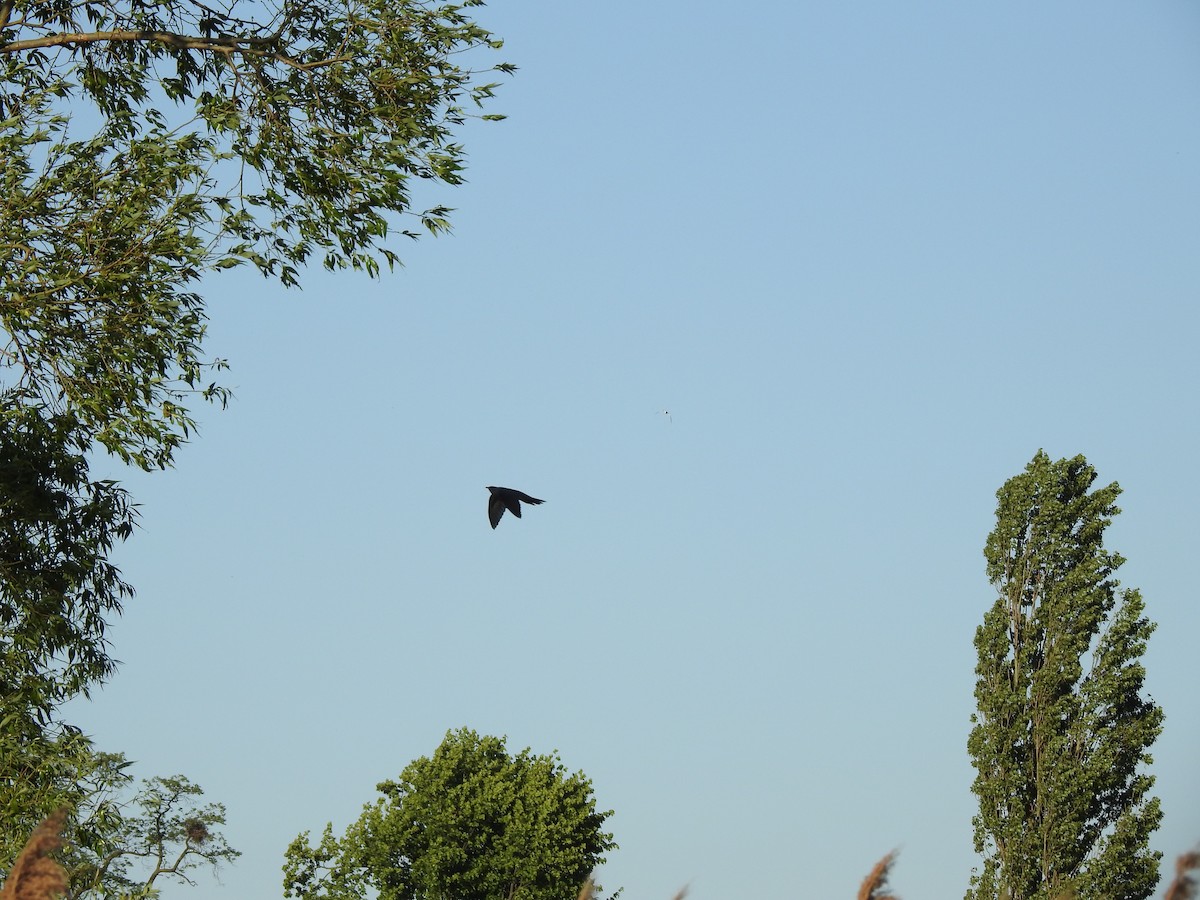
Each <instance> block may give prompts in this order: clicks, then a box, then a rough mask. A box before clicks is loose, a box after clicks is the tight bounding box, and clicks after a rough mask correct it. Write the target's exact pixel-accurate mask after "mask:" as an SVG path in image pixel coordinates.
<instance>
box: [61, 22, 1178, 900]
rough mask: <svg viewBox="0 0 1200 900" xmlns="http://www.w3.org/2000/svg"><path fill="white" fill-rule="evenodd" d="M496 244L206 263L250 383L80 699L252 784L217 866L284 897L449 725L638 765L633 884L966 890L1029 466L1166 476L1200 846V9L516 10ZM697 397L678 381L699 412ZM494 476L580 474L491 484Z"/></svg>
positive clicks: (188, 892) (137, 481) (485, 134)
mask: <svg viewBox="0 0 1200 900" xmlns="http://www.w3.org/2000/svg"><path fill="white" fill-rule="evenodd" d="M479 18H480V20H481V21H482V23H483V24H485V25H486V26H488V27H490V28H492V29H493V30H494V31H495V32H496V33H497V34H498V35H499V36H501V37H503V38H504V39H505V41H506V46H505V48H504V50H503V52H502V53H501V54H500V55H499V57H498V58H500V59H504V60H506V61H509V62H512V63H514V64H516V65H517V66H519V67H520V72H519V73H518V74H517V76H516V77H514V78H512V79H510V80H507V81H506V83H505V85H504V87H503V89H502V90H501V92H500V97H499V99H498V101H497V102H496V104H495V106H494V110H495V111H499V112H504V113H507V114H508V115H509V118H508V120H507V121H505V122H503V123H499V124H477V125H472V126H471V127H469V128H467V129H466V131H465V133H464V141H465V142H466V144H467V146H468V149H469V151H470V154H471V166H470V170H469V172H468V178H469V183H468V184H467V185H465V186H464V187H462V188H459V189H456V190H449V189H447V190H446V191H442V192H438V193H437V194H436V195H433V196H431V197H430V202H434V201H441V202H446V203H447V204H448V205H451V206H455V207H457V212H456V213H455V214H454V223H455V233H454V235H453V236H451V237H446V238H440V239H437V240H433V239H428V240H423V241H421V242H418V243H408V242H407V241H406V242H404V243H403V244H402V245H401V246H400V251H401V253H402V254H403V256H404V259H405V261H406V263H407V266H406V268H404V269H403V270H399V271H397V272H396V273H395V274H392V275H388V276H385V277H384V278H382V279H381V280H379V281H374V282H372V281H370V280H368V279H365V278H362V277H358V276H354V275H345V274H339V275H331V274H329V273H325V272H323V271H312V272H309V273H307V275H306V277H305V279H304V287H303V290H302V291H290V292H285V291H284V290H283V289H281V288H278V287H276V286H274V285H272V284H270V283H266V282H263V281H261V280H260V279H258V278H256V277H255V276H253V275H252V274H250V273H244V272H232V273H226V274H223V275H222V276H221V277H220V278H216V279H213V280H212V281H210V282H207V283H206V284H205V286H204V289H205V293H206V295H207V296H208V297H209V298H210V301H211V306H210V313H211V318H212V322H211V340H210V343H209V347H210V350H211V352H212V353H213V354H214V355H218V356H222V357H226V358H228V359H229V360H230V362H231V364H232V372H231V373H229V383H230V384H231V385H232V386H233V387H234V389H235V392H236V395H237V396H236V400H235V402H234V403H233V405H232V406H231V407H230V409H229V410H227V411H225V412H218V411H208V410H205V411H204V412H203V414H202V422H203V428H202V434H201V436H200V437H199V439H197V440H196V441H195V442H194V444H193V445H191V446H189V447H188V448H186V449H185V451H184V452H183V453H182V454H181V455H180V457H179V460H178V466H177V468H176V469H175V470H173V471H171V472H167V473H161V474H155V475H153V476H141V475H136V474H134V475H129V476H128V478H127V482H128V484H129V486H130V487H131V489H132V490H133V491H134V492H135V495H136V496H137V498H138V499H139V500H140V502H141V503H142V513H143V519H142V526H143V527H142V529H141V530H140V531H139V533H138V534H137V535H136V537H135V538H134V539H133V540H132V541H130V542H129V543H128V544H127V545H126V546H125V547H123V548H122V549H121V552H120V559H121V563H122V565H123V568H124V571H125V574H126V575H127V576H128V578H129V579H130V580H131V581H132V582H133V583H134V584H135V585H136V586H137V588H138V591H139V593H138V596H137V598H136V599H135V600H134V601H133V602H131V603H130V604H129V605H128V609H127V613H126V615H125V616H124V618H123V619H122V620H121V622H120V623H119V625H118V626H117V627H116V629H115V630H114V632H113V634H114V641H115V651H116V655H117V656H118V657H120V658H121V659H122V660H123V661H124V665H123V667H122V669H121V671H120V673H119V674H118V675H117V677H116V678H115V679H114V680H113V681H112V682H111V683H110V684H109V685H108V686H106V687H105V688H104V689H103V690H102V691H101V692H99V693H98V694H97V695H96V697H95V698H94V700H93V701H92V702H91V703H87V704H78V705H77V706H76V707H74V708H73V710H72V714H73V715H74V718H75V720H76V721H78V722H79V723H80V724H81V725H83V727H84V728H85V729H86V730H88V731H89V732H90V733H92V734H93V735H95V737H96V739H97V741H98V743H99V745H100V746H101V747H103V748H105V749H111V750H123V751H125V752H127V753H128V754H129V755H130V756H131V757H132V758H134V759H136V760H137V761H138V772H139V773H140V774H142V775H151V774H172V773H176V772H182V773H184V774H186V775H188V776H189V777H190V778H192V779H193V780H194V781H196V782H198V783H199V784H201V785H202V786H203V787H204V789H205V791H206V794H207V796H208V797H209V798H210V799H213V800H219V801H221V802H223V803H225V804H226V806H227V808H228V815H229V826H228V829H227V836H228V838H229V840H230V842H231V843H232V844H233V845H234V846H235V847H238V848H239V849H241V850H242V851H243V852H244V854H245V855H244V856H243V857H242V859H241V860H240V861H239V862H238V863H237V864H236V865H235V866H233V867H230V868H227V869H225V870H223V871H222V873H221V875H220V881H219V882H217V881H214V880H212V879H210V878H208V877H207V876H206V875H202V876H201V878H200V884H199V886H198V887H195V888H170V887H168V888H167V889H166V890H165V891H164V896H165V897H166V898H168V900H182V898H185V897H187V898H192V900H223V898H229V900H233V898H250V897H271V896H279V895H280V892H281V888H280V882H281V876H280V866H281V864H282V857H283V849H284V847H285V846H286V845H287V843H288V842H289V841H290V840H291V839H292V838H293V837H295V836H296V835H297V834H298V833H299V832H301V831H304V830H310V829H311V830H313V831H314V832H319V831H320V829H321V828H322V827H323V826H324V824H325V823H326V822H327V821H332V822H333V823H334V825H335V827H336V828H338V829H341V828H344V826H345V825H346V824H347V823H348V822H349V821H351V820H353V819H354V818H355V817H356V816H357V814H358V812H359V810H360V808H361V806H362V805H363V804H364V803H368V802H371V801H372V800H373V799H374V797H375V792H374V786H375V784H376V783H377V782H379V781H381V780H383V779H386V778H390V777H394V776H396V775H397V774H398V773H399V772H400V770H401V769H402V768H403V767H404V766H405V765H406V764H407V763H408V762H409V761H410V760H412V759H413V758H415V757H417V756H421V755H425V754H428V753H430V752H432V750H433V749H434V748H435V747H436V746H437V744H438V742H439V741H440V740H441V738H442V736H443V734H444V733H445V731H446V730H447V729H451V728H457V727H460V726H469V727H472V728H474V729H476V730H478V731H481V732H485V733H492V734H505V735H508V738H509V746H510V749H513V750H519V749H521V748H523V747H526V746H530V747H532V748H533V749H534V750H535V751H537V752H549V751H550V750H553V749H558V750H559V751H560V753H561V756H562V760H563V762H564V764H565V765H566V766H567V767H568V768H570V769H572V770H577V769H582V770H583V771H584V772H586V773H587V774H588V775H589V776H590V777H591V778H592V779H593V782H594V786H595V790H596V794H597V797H598V802H599V804H600V805H601V807H602V808H612V809H614V810H615V815H614V816H613V818H612V819H611V820H610V824H611V827H612V830H613V831H614V832H615V835H616V839H617V841H618V842H619V844H620V850H618V851H616V852H614V853H612V854H611V855H610V861H609V863H608V865H606V866H605V868H604V870H603V871H602V872H601V880H602V881H603V882H604V883H605V885H606V886H608V887H609V888H616V887H618V886H624V887H625V890H626V896H627V897H630V898H668V897H670V896H672V895H673V894H674V892H675V891H676V890H677V889H678V888H679V887H680V886H681V885H683V884H690V887H691V894H690V896H691V897H692V898H695V900H718V898H729V897H739V896H741V897H755V898H769V897H785V896H786V897H794V896H797V895H799V896H813V897H818V896H822V897H835V896H853V895H854V892H855V891H856V890H857V887H858V884H859V882H860V881H861V879H862V877H863V876H864V875H865V874H866V872H867V871H868V870H869V868H870V866H871V865H872V863H874V861H875V860H877V859H878V858H879V857H880V856H882V855H883V854H884V853H886V852H887V851H888V850H891V849H893V848H897V847H898V848H900V850H901V855H900V859H899V862H898V864H897V868H896V869H895V872H894V879H893V881H894V884H895V886H896V888H897V889H898V891H899V892H900V893H901V894H902V895H903V896H904V897H906V898H910V900H917V898H935V897H937V898H941V897H953V896H961V895H962V893H963V891H964V890H965V888H966V886H967V883H968V879H969V876H970V873H971V869H972V866H974V865H976V864H977V862H978V860H977V858H976V857H975V855H974V853H973V850H972V846H971V825H970V818H971V815H972V814H973V812H974V803H973V798H972V796H971V794H970V782H971V779H972V775H973V770H972V769H971V766H970V762H969V759H968V756H967V753H966V746H965V745H966V737H967V733H968V730H969V728H970V722H969V717H970V714H971V712H972V709H973V697H972V691H973V687H974V676H973V670H974V648H973V646H972V643H971V642H972V638H973V635H974V630H975V628H976V626H977V625H978V623H979V621H980V619H981V617H982V615H983V612H984V610H985V609H986V608H987V607H988V606H989V605H990V603H991V602H992V599H993V594H992V591H991V588H990V586H989V584H988V583H987V579H986V577H985V574H984V563H983V557H982V548H983V544H984V541H985V539H986V536H987V533H988V531H989V530H990V529H991V527H992V524H993V517H994V508H995V496H994V495H995V491H996V489H997V488H998V487H999V486H1000V485H1001V484H1002V483H1003V481H1004V480H1005V479H1007V478H1009V477H1010V476H1012V475H1015V474H1017V473H1018V472H1020V471H1021V470H1022V469H1023V468H1024V466H1025V464H1026V463H1027V462H1028V461H1029V459H1030V458H1031V457H1032V456H1033V454H1034V453H1035V452H1036V451H1037V450H1038V449H1039V448H1045V450H1046V451H1047V452H1048V453H1049V454H1051V455H1052V456H1053V457H1055V458H1058V457H1062V456H1069V455H1074V454H1076V453H1084V454H1085V455H1086V456H1087V457H1088V459H1089V460H1090V461H1091V462H1092V463H1093V464H1094V465H1095V466H1096V467H1097V468H1098V469H1099V472H1100V477H1101V479H1103V481H1104V483H1108V482H1109V481H1113V480H1115V481H1119V482H1120V483H1121V485H1122V486H1123V487H1124V489H1125V493H1124V495H1123V496H1122V499H1121V507H1122V509H1123V510H1124V512H1123V514H1122V515H1121V516H1120V517H1119V518H1118V519H1117V521H1116V522H1115V523H1114V525H1113V526H1112V528H1111V529H1110V531H1109V541H1108V543H1109V546H1110V547H1112V548H1113V549H1116V550H1118V551H1120V552H1121V553H1123V554H1124V555H1125V556H1126V557H1127V558H1128V563H1127V564H1126V566H1125V567H1124V568H1123V569H1122V581H1123V583H1124V584H1125V585H1127V586H1132V587H1138V588H1140V589H1141V590H1142V591H1143V594H1144V596H1145V598H1146V600H1147V603H1148V612H1149V615H1150V617H1151V618H1152V619H1154V620H1155V621H1157V622H1158V623H1159V629H1158V632H1157V633H1156V634H1155V636H1154V638H1153V640H1152V642H1151V645H1150V648H1149V651H1148V653H1147V655H1146V664H1147V667H1148V669H1149V677H1148V686H1149V692H1150V694H1151V695H1152V696H1153V697H1154V698H1155V699H1156V700H1157V701H1158V702H1159V703H1160V704H1161V705H1162V706H1163V707H1164V708H1165V711H1166V715H1167V719H1166V727H1165V731H1164V733H1163V735H1162V737H1161V738H1160V740H1159V741H1158V743H1157V744H1156V746H1155V750H1154V754H1155V765H1154V767H1153V772H1154V774H1155V775H1156V776H1157V778H1158V783H1157V788H1156V793H1157V794H1158V795H1159V796H1160V797H1161V798H1162V800H1163V805H1164V809H1165V813H1166V815H1165V820H1164V824H1163V827H1162V829H1161V830H1160V831H1159V832H1158V834H1157V836H1156V838H1155V842H1154V845H1155V847H1156V848H1158V849H1161V850H1162V851H1164V853H1165V854H1166V855H1167V857H1168V860H1169V859H1171V858H1173V857H1174V856H1175V855H1176V854H1178V853H1181V852H1183V851H1184V850H1187V849H1189V848H1190V847H1192V846H1194V845H1195V844H1196V842H1197V841H1198V840H1200V811H1198V810H1200V807H1198V806H1197V804H1196V799H1197V797H1198V796H1200V770H1198V769H1197V767H1196V760H1197V759H1200V715H1198V712H1200V699H1198V697H1197V690H1196V689H1197V685H1198V684H1200V675H1198V672H1197V666H1196V658H1197V657H1196V635H1197V634H1198V633H1200V613H1198V612H1197V602H1196V591H1195V586H1194V579H1193V573H1194V558H1195V556H1194V554H1195V551H1194V543H1195V529H1196V526H1195V522H1196V518H1195V511H1196V509H1197V508H1200V478H1198V477H1197V475H1196V459H1197V458H1198V453H1197V450H1198V442H1200V427H1198V425H1197V416H1196V410H1197V388H1198V378H1197V354H1196V349H1195V347H1196V342H1197V333H1198V330H1200V329H1198V325H1200V321H1198V319H1200V315H1198V313H1197V311H1196V310H1197V305H1196V296H1197V288H1198V287H1200V254H1197V252H1196V247H1197V237H1198V235H1200V221H1198V219H1200V213H1198V212H1197V210H1200V169H1198V167H1197V165H1196V160H1197V158H1200V81H1198V78H1200V10H1198V9H1197V7H1195V5H1193V4H1190V3H1185V2H1162V3H1158V2H1155V3H1146V4H1137V5H1134V4H1125V3H1111V2H1101V3H1096V2H1090V3H1082V2H1062V3H1055V4H1036V3H1003V4H1000V3H993V4H966V3H949V2H914V3H907V4H903V5H899V4H889V3H868V2H861V3H838V4H813V3H806V2H788V3H782V2H773V0H772V2H766V3H760V4H757V5H755V6H754V7H746V8H742V9H739V8H736V7H734V6H731V5H729V4H715V3H704V2H691V3H686V4H685V3H681V2H659V3H654V4H645V3H632V2H622V0H616V2H613V3H609V4H606V5H604V6H603V7H602V8H601V7H596V6H588V5H583V4H572V3H558V4H531V3H524V4H519V3H502V2H496V3H494V4H493V5H490V6H488V7H486V8H484V9H483V10H481V11H480V15H479ZM664 410H669V412H670V416H669V417H668V416H667V415H665V414H664V412H663V411H664ZM488 484H501V485H510V486H512V487H516V488H520V489H522V490H525V491H528V492H529V493H532V494H534V495H535V496H538V497H542V498H545V500H546V501H547V502H546V504H545V505H544V506H541V507H538V508H536V509H531V510H529V511H528V513H527V514H526V516H525V518H524V519H523V520H522V521H519V522H518V521H514V520H512V519H510V518H507V517H506V519H505V520H504V521H503V522H502V523H501V525H500V527H499V528H498V529H497V530H496V531H494V532H493V531H492V530H491V529H490V528H489V527H488V524H487V518H486V501H487V492H486V490H485V489H484V486H485V485H488Z"/></svg>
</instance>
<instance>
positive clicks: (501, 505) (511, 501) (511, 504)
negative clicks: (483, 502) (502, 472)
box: [488, 484, 546, 528]
mask: <svg viewBox="0 0 1200 900" xmlns="http://www.w3.org/2000/svg"><path fill="white" fill-rule="evenodd" d="M488 490H489V491H491V492H492V496H490V497H488V521H489V522H491V523H492V527H493V528H495V527H496V526H497V525H499V524H500V517H501V516H502V515H504V511H505V510H506V509H507V510H508V511H509V512H510V513H512V514H513V515H514V516H516V517H517V518H518V519H519V518H521V503H522V502H525V503H532V504H533V505H534V506H536V505H537V504H539V503H545V502H546V501H545V500H539V499H538V498H537V497H530V496H529V495H528V494H524V493H522V492H521V491H516V490H513V489H512V488H506V487H493V486H492V485H490V484H489V485H488Z"/></svg>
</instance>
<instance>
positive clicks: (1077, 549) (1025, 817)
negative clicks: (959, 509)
mask: <svg viewBox="0 0 1200 900" xmlns="http://www.w3.org/2000/svg"><path fill="white" fill-rule="evenodd" d="M1095 480H1096V471H1095V469H1094V468H1093V467H1092V466H1091V465H1090V464H1089V463H1088V462H1087V460H1086V459H1084V458H1083V457H1082V456H1076V457H1074V458H1072V459H1061V460H1057V461H1052V460H1051V459H1050V458H1049V457H1048V456H1047V455H1046V454H1045V453H1043V452H1040V451H1039V452H1038V454H1037V455H1036V456H1034V458H1033V460H1032V461H1031V462H1030V463H1029V465H1028V466H1027V467H1026V469H1025V471H1024V472H1023V473H1022V474H1020V475H1017V476H1015V477H1013V478H1010V479H1009V480H1008V481H1007V482H1005V484H1004V485H1003V486H1002V487H1001V488H1000V490H999V491H998V492H997V494H996V497H997V501H998V502H997V507H996V527H995V529H994V530H993V531H992V533H991V535H989V537H988V540H987V546H986V549H985V551H984V555H985V557H986V559H987V572H988V576H989V577H990V578H991V579H992V582H993V584H994V585H995V586H996V589H997V598H996V601H995V603H994V604H993V605H992V607H991V609H990V610H988V612H987V614H986V615H985V616H984V620H983V624H982V625H981V626H980V627H979V629H978V631H977V633H976V636H975V647H976V650H977V651H978V655H979V656H978V658H979V662H978V665H977V667H976V675H977V676H978V677H977V681H976V687H975V697H976V700H977V701H978V710H979V711H978V713H977V714H976V715H975V716H974V717H973V720H974V722H975V725H974V727H973V728H972V730H971V735H970V738H969V741H968V749H969V750H970V753H971V757H972V762H973V763H974V765H975V768H976V772H977V774H976V778H975V782H974V786H973V790H974V792H975V794H976V796H977V797H978V798H979V814H978V815H977V816H976V817H975V821H974V824H975V846H976V850H977V851H978V852H980V853H982V854H984V857H985V858H984V866H983V870H982V872H981V873H979V874H978V875H977V876H976V877H975V878H974V879H973V885H972V889H971V891H970V892H969V893H968V897H969V898H972V900H996V898H1000V897H1008V898H1011V900H1027V898H1038V900H1049V898H1055V897H1060V896H1067V895H1071V896H1077V897H1079V898H1081V900H1141V898H1145V897H1148V896H1150V894H1151V893H1152V891H1153V889H1154V885H1155V883H1156V882H1157V880H1158V861H1159V854H1158V853H1156V852H1153V851H1151V850H1150V849H1149V838H1150V835H1151V834H1152V833H1153V831H1154V829H1155V828H1156V827H1157V826H1158V823H1159V821H1160V820H1161V817H1162V814H1161V811H1160V809H1159V803H1158V800H1157V799H1156V798H1154V797H1151V796H1150V795H1149V790H1150V788H1151V787H1152V785H1153V783H1154V779H1153V778H1152V777H1151V776H1150V775H1148V774H1146V773H1145V772H1144V771H1142V767H1143V765H1144V764H1147V763H1149V762H1150V761H1151V760H1150V754H1149V747H1150V746H1151V744H1153V742H1154V740H1155V739H1156V738H1157V737H1158V734H1159V732H1160V731H1161V730H1162V720H1163V713H1162V710H1161V709H1160V708H1159V707H1158V706H1157V705H1155V703H1154V702H1153V701H1152V700H1150V699H1149V698H1147V697H1145V696H1143V687H1144V682H1145V674H1146V673H1145V669H1144V667H1143V666H1142V663H1141V655H1142V654H1143V653H1144V651H1145V648H1146V641H1147V640H1148V638H1149V636H1150V634H1151V633H1152V632H1153V631H1154V624H1153V623H1152V622H1150V621H1149V620H1148V619H1147V618H1146V617H1145V615H1144V611H1145V606H1144V603H1143V601H1142V598H1141V595H1140V594H1139V593H1138V592H1137V591H1136V590H1124V591H1120V592H1118V590H1117V588H1118V582H1117V580H1116V578H1115V577H1114V575H1115V573H1116V570H1117V569H1118V568H1119V567H1120V566H1121V564H1122V563H1123V562H1124V560H1123V559H1122V558H1121V556H1120V555H1119V554H1117V553H1114V552H1112V551H1110V550H1107V549H1105V547H1104V532H1105V529H1106V528H1107V527H1108V525H1109V524H1110V523H1111V521H1112V517H1113V516H1115V515H1116V514H1117V513H1118V512H1120V510H1119V509H1118V508H1117V506H1116V499H1117V496H1118V495H1119V494H1120V492H1121V488H1120V486H1119V485H1117V484H1116V483H1113V484H1110V485H1107V486H1105V487H1099V488H1096V489H1093V483H1094V482H1095Z"/></svg>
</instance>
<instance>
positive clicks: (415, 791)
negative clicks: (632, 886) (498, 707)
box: [284, 729, 616, 900]
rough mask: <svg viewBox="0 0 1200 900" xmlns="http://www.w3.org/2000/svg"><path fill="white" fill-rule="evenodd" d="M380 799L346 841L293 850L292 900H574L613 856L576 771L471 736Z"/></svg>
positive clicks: (289, 870) (587, 786)
mask: <svg viewBox="0 0 1200 900" xmlns="http://www.w3.org/2000/svg"><path fill="white" fill-rule="evenodd" d="M379 791H380V792H381V793H382V794H383V797H382V798H381V799H379V800H378V801H376V802H375V804H374V805H371V806H367V807H365V808H364V810H363V814H362V816H361V817H360V818H359V819H358V821H357V822H355V823H354V824H352V825H351V826H350V828H349V829H348V830H347V832H346V835H345V836H344V837H342V838H337V837H335V836H334V834H333V831H332V828H331V827H330V826H326V828H325V832H324V835H323V836H322V838H321V841H320V843H319V844H318V845H317V846H316V847H312V846H310V845H309V842H308V834H307V833H305V834H302V835H300V836H299V837H298V838H296V840H295V841H293V842H292V844H291V846H290V847H289V848H288V851H287V862H286V864H285V866H284V887H285V896H288V897H299V898H303V900H352V898H353V900H360V898H364V897H369V896H373V895H374V892H377V895H378V897H379V898H380V900H427V898H433V897H473V898H476V900H569V898H573V897H575V896H576V895H577V894H578V892H579V890H580V887H581V886H582V885H583V883H584V881H585V880H586V879H587V877H588V875H589V874H590V873H591V871H592V870H593V869H594V868H595V867H596V866H598V865H599V864H600V863H602V862H604V856H603V854H604V853H605V852H606V851H608V850H612V849H615V847H616V844H615V843H613V840H612V835H611V834H607V833H605V832H603V831H602V830H601V829H602V827H603V825H604V821H605V820H606V819H607V818H608V817H609V816H610V815H612V813H611V811H608V812H597V811H596V805H595V798H594V797H593V796H592V788H591V782H590V781H589V780H588V779H587V778H586V777H585V776H584V775H583V774H582V773H581V772H576V773H573V774H571V773H568V772H567V771H566V770H565V769H564V768H563V766H562V764H561V763H560V762H559V761H558V758H557V756H553V755H552V756H534V755H532V754H531V753H530V751H529V750H528V749H526V750H523V751H522V752H521V753H519V754H517V755H516V756H510V755H509V754H508V752H507V751H506V750H505V746H504V739H503V738H496V737H486V736H485V737H480V736H479V735H477V734H476V733H475V732H474V731H471V730H469V729H462V730H459V731H455V732H449V733H448V734H447V735H446V738H445V740H444V741H443V742H442V744H441V746H439V747H438V749H437V750H436V751H435V752H434V754H433V756H432V757H422V758H420V759H418V760H416V761H415V762H413V763H411V764H410V765H409V766H408V767H407V768H406V769H405V770H404V772H403V773H402V774H401V775H400V778H399V779H398V780H396V781H385V782H383V783H382V784H380V785H379Z"/></svg>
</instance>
